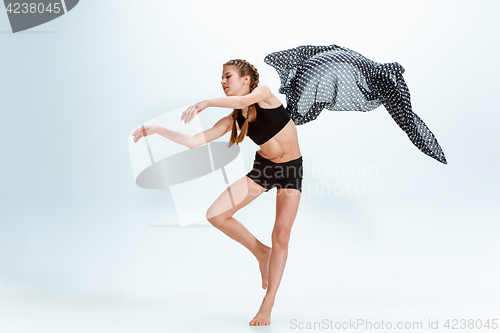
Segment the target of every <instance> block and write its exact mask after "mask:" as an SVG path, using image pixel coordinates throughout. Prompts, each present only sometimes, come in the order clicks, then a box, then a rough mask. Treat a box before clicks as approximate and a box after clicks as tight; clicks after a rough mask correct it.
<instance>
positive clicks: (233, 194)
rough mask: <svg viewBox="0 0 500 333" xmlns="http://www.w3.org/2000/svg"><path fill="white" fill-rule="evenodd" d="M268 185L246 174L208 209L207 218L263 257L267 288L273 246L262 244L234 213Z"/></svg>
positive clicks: (262, 267) (264, 282)
mask: <svg viewBox="0 0 500 333" xmlns="http://www.w3.org/2000/svg"><path fill="white" fill-rule="evenodd" d="M265 190H266V189H265V188H264V187H262V186H260V185H258V184H257V183H256V182H254V181H253V180H251V179H250V178H248V177H247V176H243V177H242V178H240V179H238V180H237V181H235V182H234V183H233V184H231V185H230V186H229V187H228V188H227V189H226V190H225V191H224V192H222V194H221V195H220V196H219V197H218V198H217V200H215V202H214V203H213V204H212V205H211V206H210V208H209V209H208V210H207V220H208V221H209V222H210V223H212V225H213V226H214V227H216V228H217V229H219V230H220V231H222V232H223V233H225V234H226V235H227V236H229V237H231V238H232V239H234V240H235V241H237V242H238V243H240V244H242V245H243V246H245V247H246V248H247V249H248V250H250V252H252V254H253V255H254V256H255V258H257V260H258V261H259V267H260V271H261V275H262V288H264V289H266V288H267V283H268V280H269V278H268V266H269V258H270V255H271V248H270V247H268V246H266V245H264V244H262V243H261V242H260V241H259V240H258V239H257V238H255V236H254V235H252V234H251V233H250V231H248V229H247V228H245V226H244V225H243V224H241V222H240V221H238V220H237V219H235V218H234V217H233V214H234V213H236V212H237V211H238V210H240V209H241V208H243V207H245V206H246V205H248V204H249V203H250V202H252V201H253V200H254V199H255V198H257V197H258V196H259V195H261V194H262V193H263V192H264V191H265Z"/></svg>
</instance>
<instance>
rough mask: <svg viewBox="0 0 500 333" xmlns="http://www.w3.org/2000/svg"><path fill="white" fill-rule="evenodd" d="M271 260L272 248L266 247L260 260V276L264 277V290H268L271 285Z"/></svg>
mask: <svg viewBox="0 0 500 333" xmlns="http://www.w3.org/2000/svg"><path fill="white" fill-rule="evenodd" d="M270 258H271V248H270V247H269V246H266V248H265V250H264V251H263V254H262V255H261V256H260V258H258V259H257V260H258V261H259V268H260V275H262V289H266V288H267V284H268V283H269V259H270Z"/></svg>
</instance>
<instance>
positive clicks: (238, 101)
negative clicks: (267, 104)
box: [181, 85, 272, 123]
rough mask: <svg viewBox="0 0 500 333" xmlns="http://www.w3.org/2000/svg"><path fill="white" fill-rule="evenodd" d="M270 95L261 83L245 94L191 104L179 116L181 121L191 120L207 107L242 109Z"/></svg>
mask: <svg viewBox="0 0 500 333" xmlns="http://www.w3.org/2000/svg"><path fill="white" fill-rule="evenodd" d="M271 95H272V93H271V89H269V87H268V86H265V85H261V86H258V87H257V88H255V89H254V90H253V91H252V92H251V93H249V94H247V95H245V96H227V97H221V98H215V99H209V100H205V101H201V102H199V103H196V104H195V105H191V106H190V107H189V108H188V109H187V110H186V111H184V112H183V113H182V116H181V121H182V120H184V123H189V122H191V120H193V119H194V117H195V116H196V115H197V114H198V113H200V112H201V111H203V110H205V109H206V108H208V107H219V108H229V109H243V108H244V107H245V106H248V105H252V104H255V103H258V102H260V101H263V100H265V99H267V98H269V97H271Z"/></svg>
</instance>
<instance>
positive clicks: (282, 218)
mask: <svg viewBox="0 0 500 333" xmlns="http://www.w3.org/2000/svg"><path fill="white" fill-rule="evenodd" d="M300 196H301V192H300V191H299V190H297V189H292V188H282V189H278V190H277V192H276V221H275V223H274V229H273V237H275V238H278V239H279V241H281V242H283V241H284V242H285V243H286V242H288V238H289V236H290V232H291V229H292V225H293V222H294V221H295V217H296V216H297V211H298V209H299V202H300ZM278 239H276V240H278Z"/></svg>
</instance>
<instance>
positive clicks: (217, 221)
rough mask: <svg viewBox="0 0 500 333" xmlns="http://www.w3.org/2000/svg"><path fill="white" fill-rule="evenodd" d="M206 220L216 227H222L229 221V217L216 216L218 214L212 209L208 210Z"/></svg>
mask: <svg viewBox="0 0 500 333" xmlns="http://www.w3.org/2000/svg"><path fill="white" fill-rule="evenodd" d="M206 218H207V220H208V222H210V223H211V224H212V225H213V226H214V227H217V226H219V225H221V224H222V223H224V221H226V220H227V219H228V217H226V216H224V214H219V215H216V213H215V212H214V211H213V210H211V209H208V210H207V213H206Z"/></svg>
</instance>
